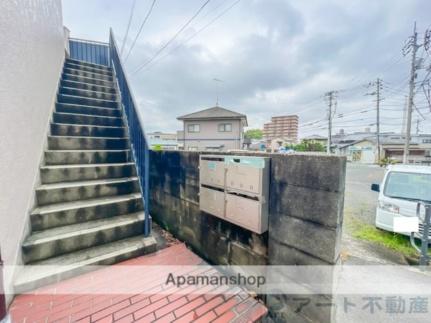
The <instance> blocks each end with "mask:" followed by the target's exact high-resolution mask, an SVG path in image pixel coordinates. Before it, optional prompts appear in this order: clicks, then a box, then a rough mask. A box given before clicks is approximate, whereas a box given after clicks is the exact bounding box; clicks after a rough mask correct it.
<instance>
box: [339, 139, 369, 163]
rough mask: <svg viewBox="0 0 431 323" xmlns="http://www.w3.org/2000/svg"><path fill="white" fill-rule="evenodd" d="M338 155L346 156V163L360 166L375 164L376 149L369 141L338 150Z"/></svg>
mask: <svg viewBox="0 0 431 323" xmlns="http://www.w3.org/2000/svg"><path fill="white" fill-rule="evenodd" d="M339 154H340V155H342V156H346V157H347V160H348V161H351V162H354V163H361V164H374V163H376V162H377V147H376V145H375V144H374V143H373V142H371V141H367V140H364V141H361V142H358V143H356V144H353V145H349V146H345V147H343V148H340V149H339Z"/></svg>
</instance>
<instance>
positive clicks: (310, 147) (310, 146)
mask: <svg viewBox="0 0 431 323" xmlns="http://www.w3.org/2000/svg"><path fill="white" fill-rule="evenodd" d="M286 148H290V149H293V150H295V151H325V146H323V145H322V144H321V143H319V142H313V141H308V140H302V141H301V143H299V144H296V145H294V144H291V145H287V146H286Z"/></svg>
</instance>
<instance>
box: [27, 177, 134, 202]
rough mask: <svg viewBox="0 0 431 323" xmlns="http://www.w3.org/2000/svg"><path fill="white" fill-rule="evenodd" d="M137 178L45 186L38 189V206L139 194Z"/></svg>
mask: <svg viewBox="0 0 431 323" xmlns="http://www.w3.org/2000/svg"><path fill="white" fill-rule="evenodd" d="M139 191H140V188H139V182H138V178H137V177H125V178H114V179H98V180H90V181H79V182H62V183H55V184H43V185H41V186H39V187H38V188H37V189H36V199H37V203H38V204H37V205H38V206H43V205H48V204H54V203H63V202H72V201H78V200H89V199H94V198H98V197H106V196H115V195H123V194H130V193H136V192H139Z"/></svg>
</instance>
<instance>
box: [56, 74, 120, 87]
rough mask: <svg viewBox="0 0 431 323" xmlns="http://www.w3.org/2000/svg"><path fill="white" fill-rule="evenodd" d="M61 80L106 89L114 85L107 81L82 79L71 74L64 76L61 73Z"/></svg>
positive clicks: (89, 78)
mask: <svg viewBox="0 0 431 323" xmlns="http://www.w3.org/2000/svg"><path fill="white" fill-rule="evenodd" d="M61 79H62V80H63V81H73V82H79V83H86V84H90V85H101V86H106V87H111V88H113V87H114V83H113V82H111V81H107V80H99V79H95V78H91V77H83V76H78V75H72V74H65V73H63V74H62V76H61Z"/></svg>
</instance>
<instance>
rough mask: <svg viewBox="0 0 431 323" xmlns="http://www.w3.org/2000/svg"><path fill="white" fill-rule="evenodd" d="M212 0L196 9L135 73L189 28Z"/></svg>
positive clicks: (207, 0)
mask: <svg viewBox="0 0 431 323" xmlns="http://www.w3.org/2000/svg"><path fill="white" fill-rule="evenodd" d="M210 1H211V0H206V1H205V3H204V4H203V5H202V6H201V7H200V8H199V9H198V11H196V13H195V14H194V15H193V16H192V17H191V18H190V19H189V20H188V21H187V22H186V23H185V24H184V25H183V26H182V27H181V28H180V29H179V30H178V31H177V32H176V33H175V35H174V36H173V37H172V38H171V39H169V40H168V42H166V43H165V44H164V45H163V46H162V47H160V48H159V50H158V51H157V52H156V53H155V54H154V55H153V56H152V57H151V58H150V59H149V60H147V61H146V62H145V63H143V64H142V65H141V66H139V67H138V68H136V69H135V70H134V71H133V72H132V75H133V74H136V73H137V72H139V71H140V70H141V69H143V68H144V67H145V66H147V65H148V64H150V63H151V62H152V61H153V60H154V59H155V58H156V57H157V56H159V55H160V53H161V52H162V51H163V50H164V49H165V48H166V47H168V46H169V45H170V44H171V43H172V42H173V41H174V40H175V39H176V38H177V37H178V36H179V35H180V34H181V33H182V32H183V30H184V29H186V28H187V26H188V25H190V23H191V22H192V21H193V20H194V19H195V18H196V17H197V16H198V15H199V13H200V12H201V11H202V10H203V9H204V8H205V7H206V5H207V4H208V3H209V2H210Z"/></svg>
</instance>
